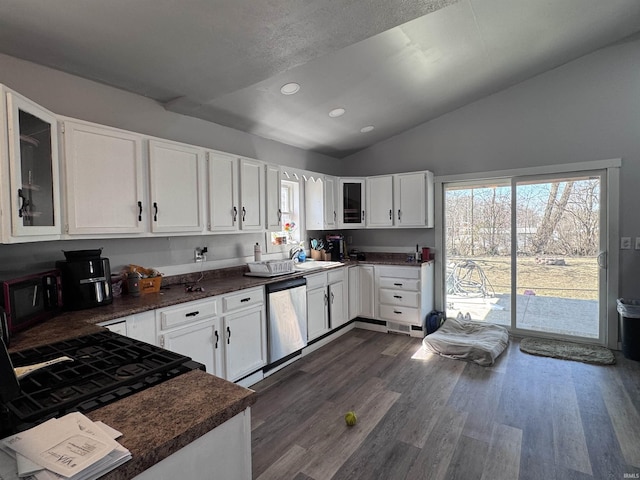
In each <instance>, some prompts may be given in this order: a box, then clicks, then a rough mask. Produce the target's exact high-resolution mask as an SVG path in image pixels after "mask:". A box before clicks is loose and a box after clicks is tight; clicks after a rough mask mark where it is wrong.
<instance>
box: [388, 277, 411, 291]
mask: <svg viewBox="0 0 640 480" xmlns="http://www.w3.org/2000/svg"><path fill="white" fill-rule="evenodd" d="M379 285H380V288H389V289H392V290H403V291H414V292H417V291H419V290H420V280H417V279H410V278H391V277H381V278H380V283H379Z"/></svg>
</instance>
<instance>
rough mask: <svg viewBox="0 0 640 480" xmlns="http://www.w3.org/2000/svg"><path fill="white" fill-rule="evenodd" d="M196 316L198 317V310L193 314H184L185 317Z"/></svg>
mask: <svg viewBox="0 0 640 480" xmlns="http://www.w3.org/2000/svg"><path fill="white" fill-rule="evenodd" d="M198 315H200V312H199V311H198V310H196V311H195V312H189V313H185V314H184V316H185V317H196V316H198Z"/></svg>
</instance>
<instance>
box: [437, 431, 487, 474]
mask: <svg viewBox="0 0 640 480" xmlns="http://www.w3.org/2000/svg"><path fill="white" fill-rule="evenodd" d="M488 450H489V445H488V444H487V443H486V442H483V441H480V440H476V439H475V438H471V437H466V436H464V435H461V436H460V440H459V441H458V444H457V445H456V448H455V451H454V453H453V457H452V458H451V462H450V463H449V468H448V469H447V480H458V479H460V480H463V479H465V480H467V479H470V478H472V479H480V477H481V475H482V472H483V471H484V468H485V466H486V461H487V452H488Z"/></svg>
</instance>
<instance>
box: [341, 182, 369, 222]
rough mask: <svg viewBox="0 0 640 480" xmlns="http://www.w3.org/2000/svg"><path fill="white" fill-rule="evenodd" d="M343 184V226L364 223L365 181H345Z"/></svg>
mask: <svg viewBox="0 0 640 480" xmlns="http://www.w3.org/2000/svg"><path fill="white" fill-rule="evenodd" d="M341 183H342V224H343V225H356V224H363V223H364V202H363V200H364V181H360V180H354V181H343V182H341Z"/></svg>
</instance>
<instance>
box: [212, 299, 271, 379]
mask: <svg viewBox="0 0 640 480" xmlns="http://www.w3.org/2000/svg"><path fill="white" fill-rule="evenodd" d="M222 303H223V309H224V310H225V314H224V317H223V326H224V332H223V333H224V338H225V345H224V349H225V373H226V374H225V378H226V379H227V380H229V381H232V382H235V381H236V380H239V379H241V378H242V377H244V376H246V375H249V374H251V373H253V372H255V371H256V370H258V369H260V368H262V367H263V366H265V365H266V364H267V320H266V310H265V301H264V287H258V288H251V289H247V290H242V291H240V292H238V293H234V294H230V295H225V296H223V297H222Z"/></svg>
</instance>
